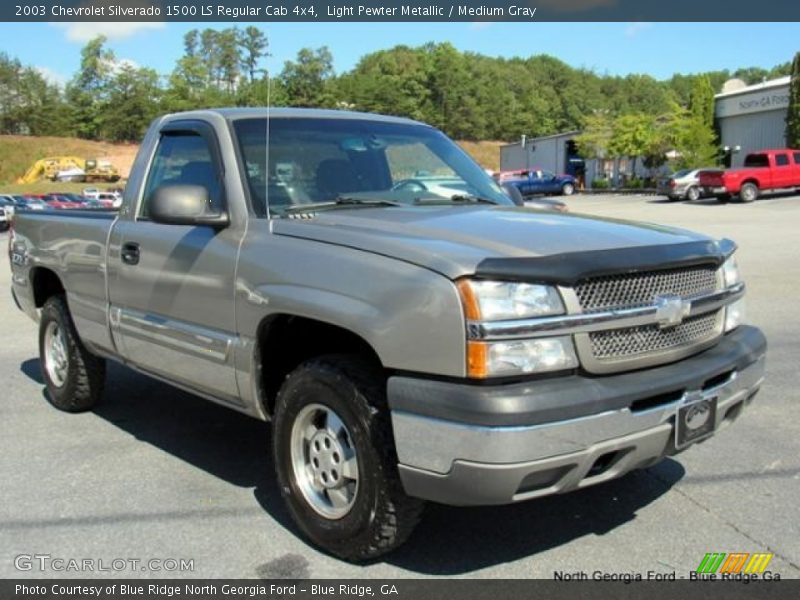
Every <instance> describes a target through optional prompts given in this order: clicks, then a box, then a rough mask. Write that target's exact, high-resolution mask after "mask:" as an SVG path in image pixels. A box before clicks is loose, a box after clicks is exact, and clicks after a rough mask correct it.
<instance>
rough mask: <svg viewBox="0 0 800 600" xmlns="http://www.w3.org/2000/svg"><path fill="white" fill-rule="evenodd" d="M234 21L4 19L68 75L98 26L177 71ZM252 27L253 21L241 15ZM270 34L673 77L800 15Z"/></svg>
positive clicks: (778, 58)
mask: <svg viewBox="0 0 800 600" xmlns="http://www.w3.org/2000/svg"><path fill="white" fill-rule="evenodd" d="M230 25H232V23H231V24H228V23H217V24H214V23H169V24H165V23H64V24H55V23H21V24H18V23H14V24H12V23H2V24H0V39H2V45H0V51H5V52H7V53H8V54H10V55H11V56H16V57H18V58H19V59H20V60H21V61H22V62H23V63H24V64H29V65H33V66H36V67H38V68H40V69H41V70H42V71H43V72H44V73H46V74H48V76H50V77H51V78H52V79H54V80H60V81H65V80H66V79H68V78H69V77H70V76H71V75H72V74H73V73H74V72H75V70H76V69H77V67H78V64H79V60H80V55H79V53H80V48H81V46H82V45H83V44H84V43H86V41H87V40H89V39H91V38H92V37H93V36H95V35H98V34H104V35H106V37H108V38H109V46H110V47H111V48H112V49H113V50H114V51H115V53H116V54H117V57H118V58H119V59H127V60H131V61H134V62H135V63H137V64H140V65H146V66H150V67H153V68H154V69H156V70H157V71H158V72H160V73H162V74H166V73H169V72H170V71H171V70H172V68H173V66H174V64H175V61H176V60H177V58H178V57H179V56H180V54H181V52H182V37H183V34H184V33H185V32H186V31H188V30H189V29H192V28H204V27H214V28H222V27H226V26H230ZM238 25H239V26H246V25H247V23H239V24H238ZM256 25H257V26H258V27H261V28H262V29H263V30H264V31H265V32H266V33H267V35H268V37H269V40H270V51H271V52H272V57H270V58H269V59H268V63H267V66H268V68H270V70H271V71H272V72H277V71H280V69H281V68H282V66H283V63H284V61H285V60H289V59H292V58H293V57H294V56H295V54H296V53H297V51H298V50H299V49H300V48H302V47H304V46H309V47H318V46H322V45H327V46H328V47H329V48H330V49H331V51H332V53H333V56H334V61H335V68H336V71H337V72H341V71H344V70H348V69H350V68H351V67H353V66H354V65H355V64H356V62H357V61H358V59H359V57H361V56H362V55H363V54H365V53H367V52H371V51H374V50H379V49H383V48H389V47H391V46H394V45H397V44H406V45H411V46H417V45H421V44H424V43H426V42H429V41H433V42H445V41H447V42H450V43H452V44H453V45H454V46H456V47H457V48H459V49H460V50H469V51H473V52H479V53H481V54H486V55H489V56H504V57H511V56H530V55H532V54H540V53H546V54H551V55H553V56H555V57H557V58H560V59H561V60H563V61H565V62H567V63H568V64H570V65H572V66H574V67H586V68H589V69H593V70H595V71H597V72H598V73H609V74H612V75H625V74H628V73H649V74H650V75H652V76H654V77H656V78H658V79H665V78H668V77H669V76H670V75H672V74H673V73H676V72H680V73H692V72H698V71H708V70H717V69H725V68H727V69H731V70H734V69H736V68H738V67H742V66H761V67H766V68H769V67H772V66H774V65H775V64H778V63H781V62H786V61H788V60H791V58H792V56H793V55H794V53H795V52H796V51H798V50H800V24H798V23H531V24H527V23H522V24H518V23H444V24H442V23H369V24H363V23H257V24H256Z"/></svg>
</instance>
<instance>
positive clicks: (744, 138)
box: [714, 77, 789, 167]
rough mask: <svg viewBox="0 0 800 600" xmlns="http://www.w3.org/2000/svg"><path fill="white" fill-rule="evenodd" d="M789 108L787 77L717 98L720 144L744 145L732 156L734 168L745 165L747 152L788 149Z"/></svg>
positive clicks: (715, 108) (715, 106)
mask: <svg viewBox="0 0 800 600" xmlns="http://www.w3.org/2000/svg"><path fill="white" fill-rule="evenodd" d="M788 108H789V78H788V77H782V78H780V79H776V80H774V81H766V82H764V83H762V84H757V85H752V86H748V87H746V88H743V89H742V90H740V91H736V92H729V93H726V94H718V95H717V96H716V99H715V104H714V114H715V116H716V117H717V125H718V127H719V130H720V145H721V146H723V147H725V146H728V147H730V148H734V147H736V146H741V150H740V151H739V152H738V153H735V154H734V155H733V157H732V160H731V166H732V167H740V166H742V163H743V162H744V157H745V156H746V155H747V153H748V152H753V151H755V150H765V149H768V148H783V147H785V146H786V113H787V110H788Z"/></svg>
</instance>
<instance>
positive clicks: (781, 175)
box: [772, 152, 796, 188]
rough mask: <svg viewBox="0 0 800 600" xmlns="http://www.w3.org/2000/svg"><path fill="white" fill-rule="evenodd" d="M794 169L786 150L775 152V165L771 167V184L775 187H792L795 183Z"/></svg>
mask: <svg viewBox="0 0 800 600" xmlns="http://www.w3.org/2000/svg"><path fill="white" fill-rule="evenodd" d="M795 171H796V169H795V168H793V167H792V161H791V157H790V156H789V153H788V152H779V153H777V154H775V167H774V168H773V169H772V186H773V187H775V188H787V187H792V186H794V185H796V184H795V182H794V179H795V177H794V176H795Z"/></svg>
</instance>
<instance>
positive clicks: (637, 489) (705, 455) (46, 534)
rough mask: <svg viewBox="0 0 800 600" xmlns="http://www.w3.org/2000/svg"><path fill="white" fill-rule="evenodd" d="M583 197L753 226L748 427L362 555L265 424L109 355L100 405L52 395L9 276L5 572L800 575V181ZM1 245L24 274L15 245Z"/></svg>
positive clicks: (3, 313) (0, 531)
mask: <svg viewBox="0 0 800 600" xmlns="http://www.w3.org/2000/svg"><path fill="white" fill-rule="evenodd" d="M568 204H569V206H570V208H571V210H573V211H574V212H589V213H596V214H602V215H608V216H613V217H619V218H632V219H639V220H645V221H652V222H657V223H664V224H670V225H678V226H681V227H686V228H690V229H695V230H699V231H703V232H705V233H708V234H711V235H713V236H717V237H723V236H724V237H730V238H733V239H735V240H736V241H737V242H738V243H739V245H740V251H739V254H738V256H739V262H740V265H741V269H742V271H743V274H744V277H745V279H746V281H747V284H748V288H749V292H748V312H749V315H748V316H749V320H750V322H752V323H754V324H757V325H759V326H761V327H762V328H763V329H764V331H765V332H766V334H767V337H768V339H769V343H770V351H769V359H768V375H767V380H766V383H765V385H764V387H763V389H762V392H761V394H760V395H759V396H758V397H757V398H756V400H755V402H754V403H753V405H752V406H751V408H750V410H749V411H748V412H746V413H745V414H744V415H743V416H742V417H741V418H740V419H739V420H738V421H737V422H736V423H735V424H734V425H733V426H732V427H729V428H727V429H726V430H725V431H723V432H720V434H719V435H718V436H717V437H715V438H714V439H712V440H710V441H709V442H707V443H705V444H702V445H700V446H697V447H694V448H691V449H690V450H688V451H687V452H685V453H683V454H682V455H680V456H678V457H676V458H675V459H667V460H665V461H664V462H662V463H660V464H659V465H657V466H655V467H653V468H650V469H648V470H646V471H640V472H636V473H633V474H631V475H629V476H627V477H624V478H623V479H621V480H618V481H615V482H610V483H607V484H604V485H600V486H597V487H594V488H589V489H586V490H582V491H579V492H576V493H572V494H568V495H564V496H559V497H555V498H547V499H542V500H538V501H532V502H528V503H524V504H520V505H515V506H506V507H493V508H475V509H464V508H450V507H445V506H437V505H431V506H429V507H428V510H427V512H426V514H425V517H424V519H423V521H422V523H420V525H419V527H418V528H417V530H416V532H415V533H414V535H413V536H412V538H411V540H410V541H409V542H408V543H407V544H406V545H405V546H404V547H403V548H401V549H400V550H399V551H397V552H395V553H394V554H392V555H390V556H387V557H385V558H383V559H381V560H379V561H376V562H374V563H373V564H370V565H367V566H355V565H350V564H347V563H343V562H341V561H338V560H336V559H334V558H331V557H329V556H326V555H324V554H322V553H320V552H318V551H317V550H315V549H313V548H312V547H310V546H309V545H308V544H307V543H306V542H305V541H303V540H302V539H301V538H300V537H299V536H298V534H297V531H296V529H295V527H294V526H293V525H292V523H291V522H290V520H289V517H288V514H287V512H286V510H285V509H284V507H283V505H282V502H281V500H280V497H279V494H278V492H277V489H276V485H275V479H274V476H273V474H272V464H271V459H270V457H269V456H268V453H267V446H268V438H269V428H268V426H267V425H266V424H263V423H260V422H257V421H254V420H251V419H249V418H247V417H244V416H241V415H239V414H237V413H234V412H232V411H229V410H227V409H225V408H222V407H218V406H216V405H213V404H211V403H208V402H205V401H203V400H201V399H199V398H196V397H193V396H191V395H189V394H186V393H183V392H180V391H176V390H174V389H172V388H170V387H168V386H166V385H163V384H160V383H157V382H154V381H152V380H149V379H148V378H146V377H144V376H142V375H138V374H136V373H134V372H132V371H130V370H128V369H125V368H123V367H120V366H112V367H111V369H110V372H109V377H108V385H107V391H106V401H105V403H104V404H102V406H100V407H98V408H97V409H96V410H95V411H94V412H91V413H86V414H81V415H68V414H63V413H60V412H58V411H56V410H55V409H53V408H51V407H50V406H49V404H48V403H47V402H46V400H45V397H44V393H43V389H44V388H43V385H42V379H41V376H40V373H39V361H38V358H37V354H38V352H37V328H36V325H35V324H34V323H33V322H32V321H30V320H29V319H28V318H27V317H25V316H24V315H23V314H22V313H20V312H19V311H17V309H16V308H15V307H14V305H13V303H12V301H11V299H10V296H9V294H8V293H7V292H4V293H0V382H2V389H3V392H2V394H1V395H2V400H0V482H2V483H0V490H2V500H3V501H2V503H0V577H42V576H44V577H57V576H68V577H80V576H84V577H85V576H104V577H111V576H115V575H117V576H126V577H137V576H144V577H152V576H157V577H158V576H161V577H164V576H170V577H291V578H296V577H381V578H383V577H386V578H400V577H402V578H409V577H410V578H414V577H431V576H433V577H437V576H438V577H441V576H464V577H476V578H496V577H514V578H525V577H544V578H551V577H553V573H554V571H560V570H564V571H570V572H572V571H579V570H582V571H587V572H589V573H591V572H592V571H595V570H602V571H608V572H614V573H631V572H634V573H646V572H647V571H657V572H667V573H669V572H672V571H677V572H678V575H679V576H680V575H682V574H687V573H688V572H689V571H690V570H692V569H694V568H695V567H696V566H697V564H698V563H699V562H700V560H701V559H702V558H703V556H704V554H705V553H706V552H772V553H774V554H775V557H774V559H773V560H772V563H771V564H770V570H772V571H774V572H777V573H780V575H781V576H782V577H783V578H798V577H800V518H798V517H800V509H799V508H798V499H800V418H798V416H800V391H799V390H800V375H799V374H798V358H800V319H798V317H797V298H798V296H799V295H800V261H798V257H800V242H798V237H797V229H798V224H800V197H781V198H774V199H767V200H761V201H759V202H757V203H755V204H751V205H740V204H728V205H724V206H721V205H717V204H716V203H714V202H713V201H710V202H706V201H701V202H698V203H696V204H687V203H681V202H678V203H667V202H663V201H659V200H656V199H654V198H652V197H626V196H619V197H614V196H591V197H587V196H575V197H572V198H570V199H568ZM5 238H6V236H5V234H3V235H0V248H2V249H3V251H5V246H6V239H5ZM0 263H1V264H0V289H3V290H7V289H8V286H9V279H10V275H9V268H8V262H7V260H5V256H3V257H2V259H0ZM34 554H39V555H48V556H50V557H51V558H53V559H55V558H62V559H72V558H74V559H79V560H81V559H92V560H94V561H95V565H97V566H96V567H95V568H98V567H99V564H100V563H99V561H102V562H103V564H104V565H105V567H106V568H109V567H110V566H112V561H114V559H140V560H142V561H146V560H149V559H191V560H193V567H194V568H193V570H192V571H184V572H175V571H166V570H162V571H143V570H142V568H141V566H137V567H136V568H135V569H133V570H130V569H128V568H127V567H126V568H125V569H124V570H122V571H120V572H118V573H116V572H115V571H113V570H111V571H106V572H99V573H98V572H95V573H92V572H79V571H56V570H52V569H50V570H45V571H40V570H39V569H38V566H37V563H36V562H34V566H33V568H32V570H29V571H19V570H17V568H16V567H15V557H17V556H19V555H34ZM45 560H46V559H45ZM25 564H26V563H25V561H24V559H23V566H24V565H25ZM66 564H68V563H65V565H66ZM117 565H119V563H117ZM155 566H157V565H155ZM167 566H172V565H171V563H168V564H167Z"/></svg>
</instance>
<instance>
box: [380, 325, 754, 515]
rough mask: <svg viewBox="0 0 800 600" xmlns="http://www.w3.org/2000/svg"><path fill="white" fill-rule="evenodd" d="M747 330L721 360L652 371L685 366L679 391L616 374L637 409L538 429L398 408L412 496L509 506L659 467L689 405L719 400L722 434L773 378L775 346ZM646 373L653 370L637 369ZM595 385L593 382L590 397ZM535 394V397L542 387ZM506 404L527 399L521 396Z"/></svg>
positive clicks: (398, 435)
mask: <svg viewBox="0 0 800 600" xmlns="http://www.w3.org/2000/svg"><path fill="white" fill-rule="evenodd" d="M747 329H748V330H750V331H748V332H747V335H748V337H749V338H751V339H749V340H748V343H749V345H747V344H744V343H743V342H742V341H741V340H734V339H731V340H729V342H730V343H729V344H728V346H730V347H728V348H725V349H720V350H718V351H717V355H718V356H717V355H714V354H713V353H714V349H712V350H709V351H707V353H712V354H709V355H707V356H705V357H704V358H703V359H702V360H698V357H692V358H688V359H685V360H683V361H680V363H675V364H673V365H668V366H667V367H662V368H661V369H650V370H649V371H650V372H652V373H653V378H654V389H657V388H658V385H656V381H657V380H658V379H659V378H660V377H672V376H673V374H674V373H676V372H681V371H682V372H684V373H687V374H689V379H686V381H684V382H681V381H675V386H677V391H676V392H673V393H672V395H670V394H669V393H659V394H656V395H655V396H653V395H652V391H653V390H650V393H651V396H650V397H648V396H647V392H644V393H642V390H641V388H640V387H636V386H634V385H633V383H631V386H630V389H626V388H625V384H624V381H625V377H626V376H625V375H619V376H616V377H615V378H614V379H615V380H616V384H617V385H619V386H620V387H619V389H618V394H619V395H620V396H626V397H627V400H626V403H627V404H628V406H626V407H622V408H616V409H613V410H604V411H602V412H599V413H597V414H591V415H586V416H580V417H577V418H568V419H563V420H558V421H554V422H543V423H536V424H532V425H523V424H519V425H516V424H507V425H502V426H492V425H476V424H471V423H468V422H457V421H453V420H447V419H443V418H439V417H437V416H431V415H430V414H428V415H425V414H418V413H417V414H415V413H412V412H408V411H407V410H401V409H399V408H394V407H393V410H392V424H393V428H394V436H395V443H396V446H397V453H398V459H399V470H400V476H401V478H402V481H403V484H404V486H405V489H406V492H407V493H408V494H409V495H412V496H416V497H420V498H425V499H428V500H433V501H436V502H441V503H444V504H453V505H485V504H506V503H511V502H517V501H521V500H527V499H530V498H536V497H539V496H546V495H550V494H557V493H562V492H567V491H570V490H574V489H579V488H583V487H587V486H590V485H593V484H596V483H600V482H603V481H607V480H609V479H614V478H616V477H619V476H621V475H623V474H625V473H627V472H628V471H631V470H633V469H639V468H644V467H647V466H650V465H652V464H655V463H656V462H658V461H659V460H661V459H662V458H664V457H665V456H667V455H670V454H675V453H677V452H679V451H680V450H678V449H677V448H676V446H675V418H676V414H677V411H678V409H679V407H680V406H682V405H684V404H685V403H686V402H687V401H695V400H697V399H698V398H700V397H704V398H711V397H715V398H717V412H716V429H715V431H719V430H720V429H722V428H724V427H725V426H727V425H728V424H729V423H731V422H732V421H733V420H735V419H736V418H737V417H738V416H739V414H740V413H741V411H742V409H743V408H744V407H745V406H746V405H747V404H749V403H750V401H751V400H752V399H753V397H754V396H755V394H756V393H757V391H758V389H759V387H760V385H761V383H762V382H763V379H764V367H765V356H766V355H765V347H766V346H765V342H764V341H763V336H761V334H760V332H758V330H755V329H754V328H747ZM759 340H760V342H759ZM723 350H724V351H723ZM736 352H738V353H739V354H740V356H739V357H738V358H737V359H736V360H733V359H732V357H731V354H732V353H736ZM743 352H744V353H749V354H747V355H742V353H743ZM707 353H704V354H707ZM698 356H699V357H703V355H702V354H701V355H698ZM712 359H713V360H712ZM726 359H731V360H726ZM676 366H678V367H679V369H678V370H677V371H676V370H675V369H674V367H676ZM659 371H660V372H659ZM692 371H694V373H692ZM698 371H699V375H700V376H701V379H698V378H697V375H698ZM641 373H647V371H644V372H639V373H638V375H639V376H641ZM629 375H630V376H631V377H630V378H629V379H630V380H631V381H632V382H634V381H636V379H635V378H633V377H632V376H634V375H637V374H629ZM640 379H641V377H640ZM659 384H660V382H659ZM684 384H685V385H684ZM637 385H638V384H637ZM550 388H551V389H550V390H549V391H548V392H547V393H552V391H553V390H552V382H551V383H550ZM389 389H390V395H389V398H390V406H391V405H392V404H395V405H397V404H400V405H402V404H403V403H402V402H401V401H398V400H397V399H396V398H395V401H394V402H393V394H392V389H393V386H392V385H391V383H390V388H389ZM398 389H402V388H398ZM591 389H592V388H591V387H584V388H583V389H582V390H581V393H586V392H587V391H590V390H591ZM531 390H532V393H535V391H534V390H535V387H532V388H531ZM395 391H397V389H396V390H395ZM561 394H562V396H561V397H562V398H563V400H564V402H565V403H569V402H570V401H571V400H570V394H571V392H570V391H569V390H568V389H563V390H562V391H561ZM598 394H600V392H599V388H598ZM495 401H496V399H495ZM499 402H500V403H501V404H502V403H503V402H504V400H502V399H501V400H500V401H499ZM505 402H506V404H508V403H509V402H510V403H511V404H518V402H517V401H516V400H510V401H509V400H508V399H506V401H505ZM598 402H600V400H599V399H598ZM528 414H530V413H528Z"/></svg>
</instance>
